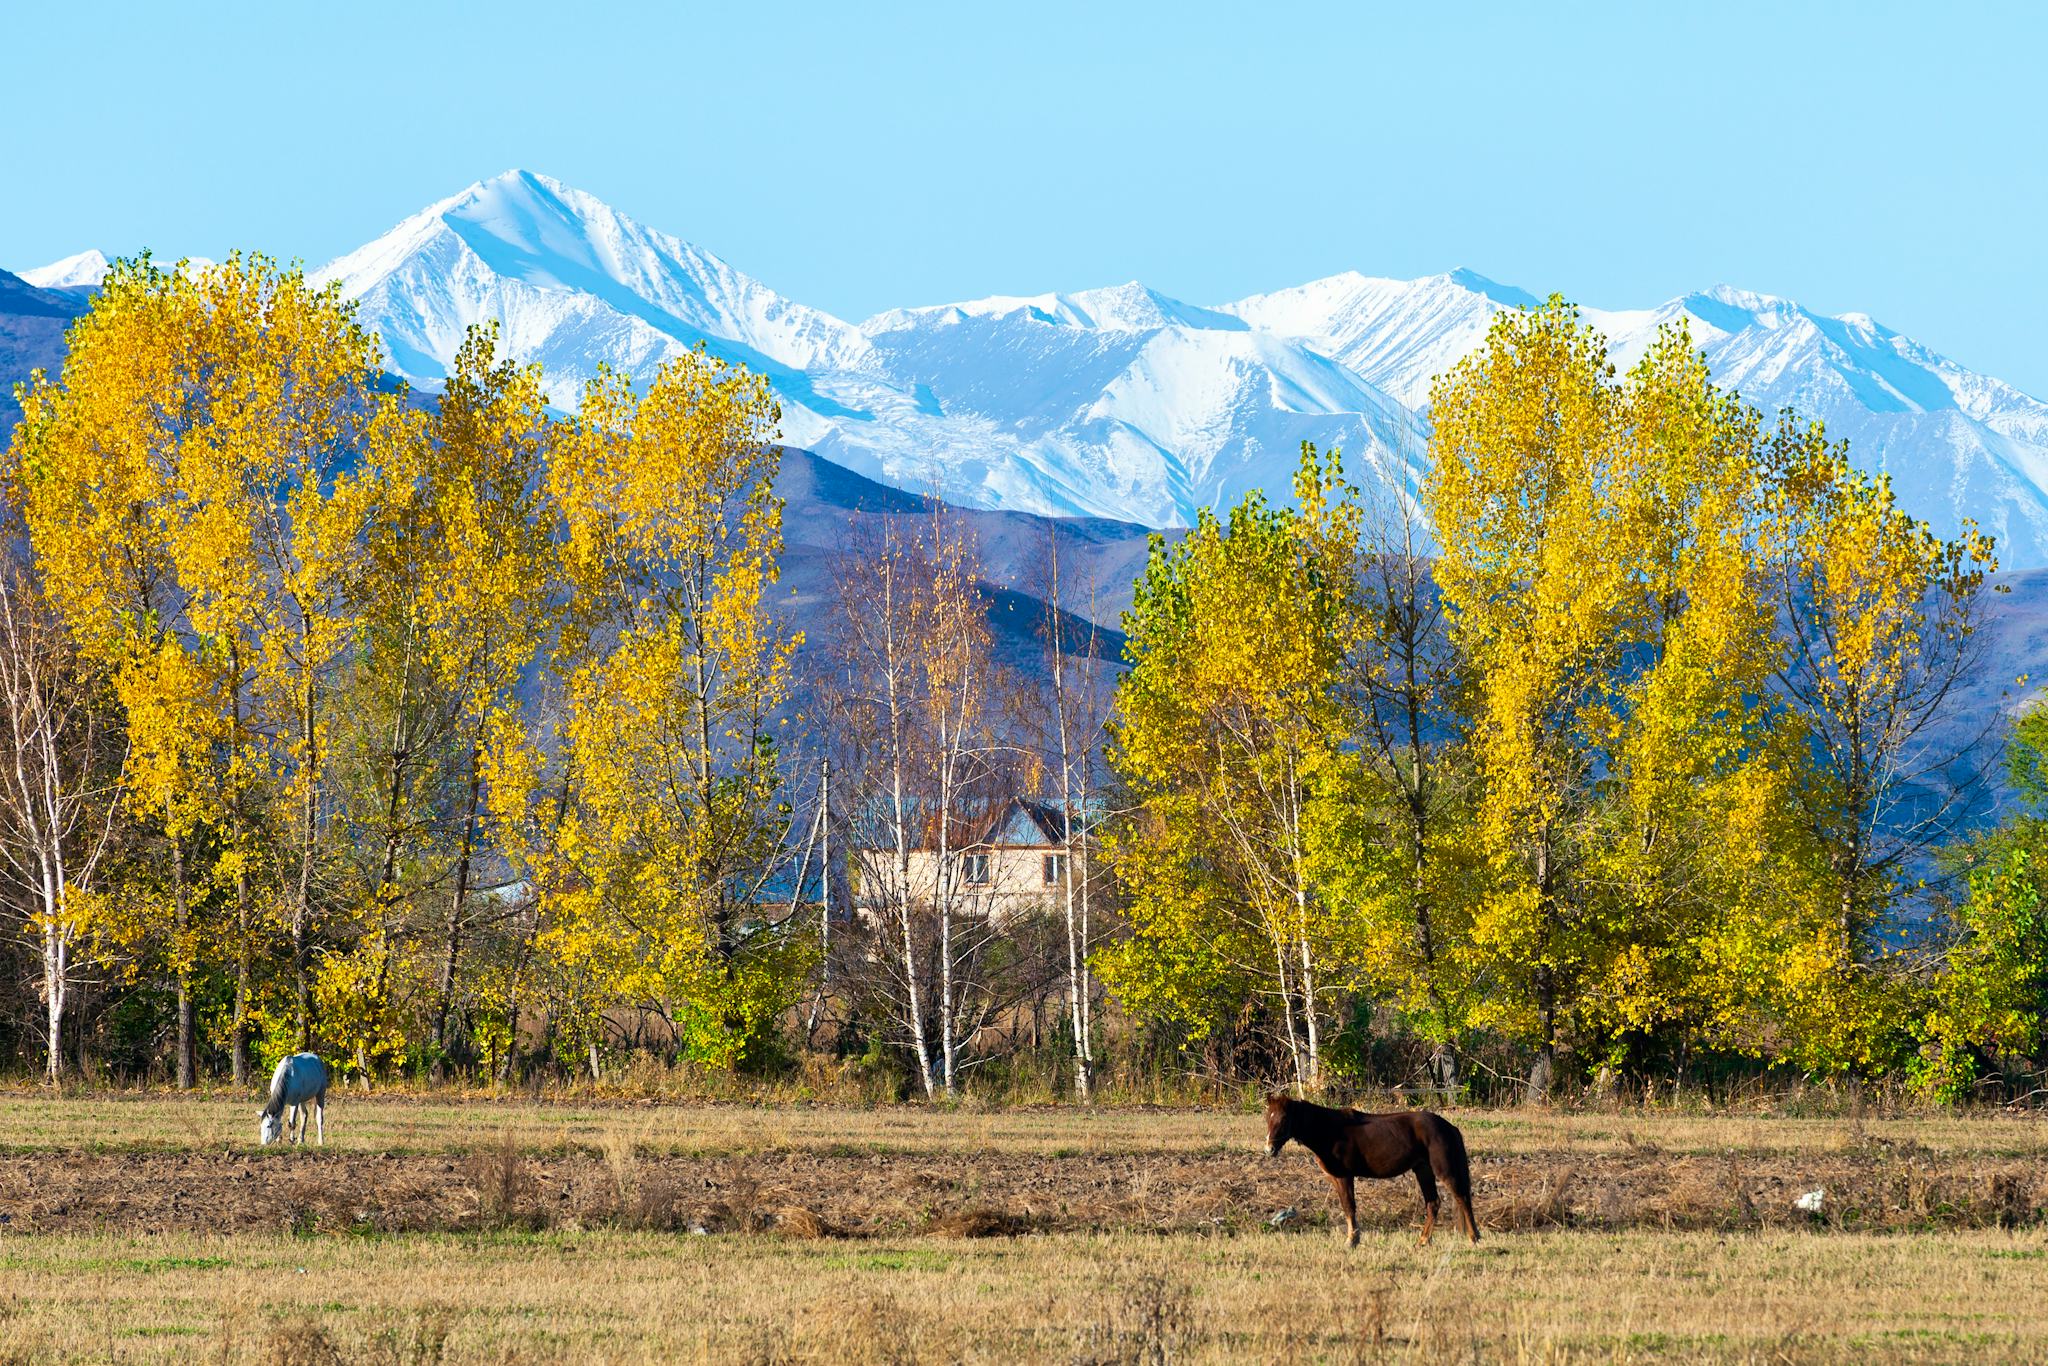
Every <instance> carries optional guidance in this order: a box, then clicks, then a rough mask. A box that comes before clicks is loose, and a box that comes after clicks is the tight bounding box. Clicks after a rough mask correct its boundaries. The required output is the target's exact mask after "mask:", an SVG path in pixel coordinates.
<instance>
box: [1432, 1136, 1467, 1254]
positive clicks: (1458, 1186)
mask: <svg viewBox="0 0 2048 1366" xmlns="http://www.w3.org/2000/svg"><path fill="white" fill-rule="evenodd" d="M1430 1118H1432V1119H1434V1120H1435V1121H1436V1123H1434V1124H1432V1125H1431V1126H1430V1127H1431V1128H1432V1129H1434V1130H1435V1131H1436V1132H1435V1135H1434V1138H1435V1141H1434V1142H1432V1143H1431V1144H1430V1149H1431V1152H1430V1159H1431V1162H1430V1165H1432V1166H1434V1167H1435V1168H1436V1174H1437V1175H1438V1176H1440V1177H1442V1178H1443V1179H1444V1181H1445V1182H1446V1183H1448V1184H1449V1186H1450V1188H1451V1195H1452V1197H1453V1199H1454V1200H1455V1201H1456V1202H1457V1207H1458V1215H1459V1218H1460V1219H1461V1220H1462V1221H1463V1222H1464V1225H1465V1232H1467V1233H1468V1234H1470V1235H1471V1236H1472V1241H1473V1242H1475V1243H1476V1242H1478V1241H1479V1219H1478V1216H1477V1215H1475V1214H1473V1213H1472V1161H1471V1159H1470V1158H1469V1157H1467V1156H1466V1154H1465V1135H1463V1134H1461V1133H1459V1132H1458V1126H1457V1125H1455V1124H1453V1123H1451V1122H1450V1121H1449V1120H1447V1119H1445V1118H1444V1117H1443V1116H1442V1115H1432V1116H1430Z"/></svg>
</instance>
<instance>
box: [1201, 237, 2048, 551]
mask: <svg viewBox="0 0 2048 1366" xmlns="http://www.w3.org/2000/svg"><path fill="white" fill-rule="evenodd" d="M1534 302H1535V300H1534V298H1533V297H1532V296H1530V295H1528V294H1526V293H1524V292H1522V291H1520V290H1515V289H1511V288H1509V287H1506V286H1502V285H1497V284H1495V283H1494V282H1493V281H1491V280H1487V279H1486V278H1485V277H1483V276H1479V275H1475V274H1473V273H1472V272H1470V271H1454V272H1452V273H1451V274H1448V275H1436V276H1430V277H1427V278H1425V279H1421V280H1375V279H1369V278H1367V277H1365V276H1361V275H1355V274H1352V275H1338V276H1332V277H1330V278H1329V279H1326V280H1318V281H1314V282H1312V283H1310V284H1307V285H1302V286H1300V287H1298V288H1295V289H1291V290H1281V291H1278V292H1276V293H1273V294H1264V295H1255V296H1253V297H1252V298H1249V299H1244V300H1240V301H1239V302H1237V303H1233V304H1224V305H1222V306H1220V308H1219V309H1218V310H1217V311H1219V312H1223V313H1227V314H1230V315H1231V316H1234V317H1240V318H1243V319H1245V320H1246V321H1247V322H1249V323H1251V324H1252V325H1253V326H1254V327H1258V328H1261V329H1263V330H1268V331H1273V332H1277V333H1279V334H1281V335H1284V336H1288V337H1293V338H1296V339H1298V340H1300V341H1301V342H1303V343H1304V344H1305V345H1308V346H1311V347H1313V348H1315V349H1317V350H1319V351H1322V352H1323V353H1324V354H1326V355H1328V356H1331V357H1332V358H1333V359H1335V360H1338V361H1340V362H1341V363H1343V364H1344V365H1346V366H1348V367H1350V368H1351V369H1353V370H1356V371H1357V372H1358V373H1359V374H1360V375H1362V376H1363V377H1365V378H1366V379H1367V380H1369V381H1371V382H1372V383H1374V384H1377V385H1379V386H1380V387H1381V388H1383V389H1385V390H1386V391H1387V392H1389V393H1391V394H1393V395H1394V396H1395V397H1396V398H1399V399H1400V400H1401V401H1402V402H1404V403H1407V404H1408V405H1409V406H1411V407H1418V408H1419V407H1423V406H1425V405H1427V403H1428V401H1429V382H1430V377H1431V376H1433V375H1436V374H1439V373H1441V372H1442V371H1444V370H1446V369H1448V368H1449V367H1450V366H1451V365H1452V364H1454V363H1455V362H1456V361H1457V360H1458V359H1459V357H1461V356H1463V355H1465V354H1466V353H1467V352H1469V351H1471V350H1472V349H1474V348H1476V347H1477V346H1478V345H1479V344H1480V343H1481V342H1483V341H1484V340H1485V337H1486V330H1487V328H1488V327H1489V326H1490V325H1491V324H1492V321H1493V318H1494V316H1495V315H1496V314H1498V313H1500V312H1502V311H1504V310H1507V309H1510V308H1515V307H1520V306H1526V305H1528V304H1531V303H1534ZM1583 311H1584V314H1585V317H1586V320H1587V321H1588V322H1589V323H1591V324H1592V325H1593V326H1594V327H1595V328H1597V329H1599V330H1600V331H1601V332H1602V333H1604V334H1605V335H1606V337H1607V338H1608V342H1609V347H1610V352H1611V354H1612V356H1613V357H1614V360H1615V362H1616V364H1617V365H1618V366H1621V367H1623V368H1626V367H1627V366H1629V365H1632V364H1634V363H1635V361H1636V360H1638V359H1639V358H1640V357H1641V356H1642V354H1643V352H1644V351H1645V350H1646V349H1647V348H1648V347H1649V345H1650V343H1651V341H1652V340H1654V338H1655V337H1656V334H1657V330H1658V328H1660V327H1662V326H1664V325H1666V324H1669V323H1678V322H1682V323H1684V324H1685V325H1686V327H1687V328H1688V330H1689V331H1690V333H1691V336H1692V340H1693V344H1694V345H1696V346H1698V347H1699V348H1700V349H1701V350H1702V351H1704V352H1705V353H1706V357H1707V362H1708V364H1709V366H1710V367H1711V368H1712V371H1713V374H1714V378H1715V379H1716V381H1717V382H1719V383H1721V384H1724V385H1727V386H1729V387H1731V388H1733V389H1735V390H1737V391H1738V392H1740V393H1741V394H1742V396H1743V397H1744V398H1745V399H1747V400H1748V401H1749V402H1750V403H1752V404H1754V405H1755V406H1757V407H1759V408H1761V409H1763V410H1764V411H1765V413H1767V414H1771V413H1775V412H1776V411H1778V410H1779V409H1781V408H1785V407H1792V408H1796V409H1797V410H1798V411H1799V412H1800V414H1801V415H1802V416H1804V417H1808V418H1818V419H1820V420H1821V421H1823V422H1824V423H1826V425H1827V428H1828V431H1829V433H1830V434H1831V435H1833V436H1835V437H1837V438H1846V439H1847V440H1848V441H1849V443H1850V453H1851V456H1852V458H1854V459H1855V460H1856V462H1857V463H1858V464H1859V465H1860V466H1862V467H1863V468H1865V469H1868V470H1872V471H1882V472H1884V473H1886V474H1889V475H1890V476H1891V479H1892V483H1893V486H1894V488H1896V489H1897V491H1898V493H1899V497H1900V500H1901V501H1902V502H1903V503H1904V505H1905V506H1906V507H1908V508H1910V509H1911V510H1913V511H1914V512H1915V513H1917V514H1918V515H1920V516H1923V517H1926V518H1927V519H1928V520H1929V521H1930V522H1932V523H1933V524H1934V525H1935V526H1936V528H1937V529H1939V530H1941V531H1942V532H1944V533H1953V532H1954V531H1955V530H1956V529H1957V528H1958V527H1959V526H1960V525H1961V523H1962V521H1963V520H1964V519H1965V518H1970V519H1974V520H1975V521H1976V522H1977V523H1978V524H1979V525H1980V526H1982V527H1984V528H1985V529H1986V530H1988V531H1990V532H1992V533H1993V534H1994V535H1996V536H1997V537H1998V541H1999V547H2000V559H2001V560H2002V562H2004V563H2005V564H2007V565H2009V566H2015V567H2026V566H2038V565H2048V404H2043V403H2041V402H2040V401H2039V400H2037V399H2034V398H2032V397H2030V396H2028V395H2027V394H2024V393H2022V392H2021V391H2019V390H2018V389H2015V388H2013V387H2012V386H2011V385H2009V384H2006V383H2004V382H2003V381H2000V380H1995V379H1990V378H1988V377H1986V376H1983V375H1978V374H1975V373H1973V372H1971V371H1968V370H1965V369H1963V368H1962V367H1961V366H1959V365H1957V364H1956V363H1955V362H1954V361H1951V360H1949V359H1948V358H1947V357H1945V356H1941V355H1939V354H1937V353H1935V352H1933V351H1931V350H1929V349H1928V348H1926V347H1924V346H1922V345H1920V344H1919V343H1918V342H1915V341H1913V340H1912V339H1911V338H1909V337H1905V336H1903V335H1901V334H1900V333H1898V332H1895V331H1893V330H1891V329H1889V328H1886V327H1884V326H1882V325H1880V324H1878V323H1876V322H1874V321H1872V320H1871V319H1870V318H1869V317H1868V316H1866V315H1863V314H1857V313H1851V314H1845V315H1843V316H1841V317H1838V318H1830V317H1825V316H1822V315H1820V314H1816V313H1813V312H1810V311H1808V310H1806V309H1804V308H1801V307H1800V306H1799V305H1798V304H1796V303H1793V302H1792V301H1790V300H1787V299H1780V298H1775V297H1773V296H1770V295H1765V294H1755V293H1751V292H1748V291H1744V290H1737V289H1732V288H1729V287H1727V286H1719V287H1716V288H1714V289H1710V290H1706V291H1703V292H1701V293H1697V294H1688V295H1685V296H1684V297H1682V298H1678V299H1673V300H1670V301H1669V302H1667V303H1664V304H1662V305H1660V306H1658V307H1656V308H1650V309H1640V310H1628V311H1610V310H1601V309H1591V308H1588V309H1585V310H1583Z"/></svg>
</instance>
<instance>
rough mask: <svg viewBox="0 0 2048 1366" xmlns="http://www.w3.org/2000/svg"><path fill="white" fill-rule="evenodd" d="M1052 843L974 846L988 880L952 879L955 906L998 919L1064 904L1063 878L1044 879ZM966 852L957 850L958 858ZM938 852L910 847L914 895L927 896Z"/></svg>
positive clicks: (935, 880)
mask: <svg viewBox="0 0 2048 1366" xmlns="http://www.w3.org/2000/svg"><path fill="white" fill-rule="evenodd" d="M1059 852H1060V851H1059V850H1057V849H1047V848H1042V847H1038V846H1031V847H1022V848H1019V847H999V848H993V849H988V848H984V849H977V850H974V851H972V853H973V854H982V855H986V856H987V858H988V881H987V882H985V883H968V882H965V881H959V882H956V884H955V888H954V891H955V893H956V900H955V903H954V904H955V906H956V907H957V908H958V909H959V910H960V911H962V912H963V913H966V914H969V915H986V916H989V917H990V918H991V919H993V920H994V921H995V923H996V924H997V925H1001V924H1002V923H1003V922H1004V921H1006V920H1009V919H1012V918H1014V917H1017V916H1022V915H1029V914H1032V913H1033V912H1040V911H1050V910H1053V909H1056V908H1059V907H1062V906H1064V905H1065V904H1066V884H1067V878H1066V877H1065V876H1064V875H1062V876H1061V877H1060V878H1059V879H1058V880H1057V881H1054V882H1047V881H1046V880H1045V857H1046V855H1048V854H1058V853H1059ZM970 856H971V855H963V854H956V855H954V857H955V858H959V859H962V860H963V861H964V860H965V859H966V858H968V857H970ZM938 871H939V860H938V856H937V855H936V854H934V853H933V852H932V851H931V850H929V849H918V850H912V851H911V855H910V885H911V887H912V889H913V895H915V896H919V897H922V898H925V899H927V900H929V899H930V898H931V897H933V896H934V895H935V894H936V892H937V889H938Z"/></svg>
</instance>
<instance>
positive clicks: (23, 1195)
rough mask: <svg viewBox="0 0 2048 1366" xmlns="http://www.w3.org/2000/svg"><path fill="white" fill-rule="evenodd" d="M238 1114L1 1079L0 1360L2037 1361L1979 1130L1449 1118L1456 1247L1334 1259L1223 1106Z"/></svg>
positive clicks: (1250, 1129) (1289, 1184)
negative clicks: (1468, 1166) (1467, 1212)
mask: <svg viewBox="0 0 2048 1366" xmlns="http://www.w3.org/2000/svg"><path fill="white" fill-rule="evenodd" d="M253 1113H254V1104H253V1102H251V1101H250V1100H248V1099H247V1098H246V1097H225V1096H215V1097H210V1098H198V1099H187V1098H175V1099H167V1098H156V1099H147V1100H145V1099H136V1098H118V1099H115V1098H97V1099H95V1098H70V1099H56V1100H50V1099H40V1098H28V1097H0V1363H13V1362H16V1361H24V1362H25V1361H37V1360H52V1361H56V1360H80V1359H82V1360H120V1361H152V1360H212V1361H219V1362H223V1363H228V1362H240V1361H251V1362H255V1361H263V1362H287V1363H293V1362H303V1363H323V1364H324V1363H328V1362H357V1361H369V1362H380V1363H391V1364H392V1366H398V1364H399V1363H406V1364H407V1366H421V1364H422V1363H428V1362H444V1361H445V1362H450V1363H455V1362H463V1363H466V1362H511V1361H557V1360H561V1361H572V1362H583V1361H591V1362H595V1361H622V1362H634V1361H642V1360H647V1361H653V1360H663V1361H669V1360H682V1361H721V1362H723V1361H741V1362H783V1361H791V1362H794V1361H844V1362H925V1361H956V1360H968V1361H1013V1360H1024V1361H1051V1362H1081V1363H1112V1362H1115V1363H1126V1362H1128V1363H1165V1362H1181V1361H1239V1360H1322V1361H1353V1360H1375V1361H1376V1360H1387V1361H1418V1362H1439V1361H1441V1362H1453V1361H1495V1360H1516V1361H1524V1360H1533V1361H1565V1360H1574V1361H1579V1360H1601V1361H1631V1360H1666V1359H1669V1360H1702V1361H1704V1360H1714V1361H1722V1360H1732V1361H1758V1362H1762V1361H1789V1362H1804V1361H1830V1360H1838V1359H1841V1358H1842V1357H1844V1356H1854V1357H1857V1358H1860V1359H1862V1360H1864V1361H1866V1362H1870V1363H1885V1362H1893V1361H1946V1360H1957V1359H1998V1360H2012V1361H2030V1360H2038V1361H2048V1294H2044V1292H2048V1225H2044V1223H2043V1213H2042V1210H2043V1206H2044V1204H2048V1184H2044V1178H2048V1164H2044V1163H2043V1161H2042V1158H2043V1157H2044V1156H2048V1151H2044V1150H2048V1134H2044V1132H2043V1130H2042V1129H2041V1128H2040V1127H2039V1126H2038V1125H2037V1124H2036V1123H2034V1122H2030V1121H2026V1120H2021V1119H2015V1118H2007V1117H1958V1116H1951V1115H1933V1116H1923V1117H1912V1116H1906V1117H1887V1118H1882V1119H1862V1120H1857V1119H1838V1120H1820V1119H1804V1118H1794V1117H1782V1116H1756V1115H1695V1114H1683V1115H1673V1114H1668V1113H1648V1114H1646V1113H1643V1112H1640V1111H1638V1112H1633V1113H1622V1112H1617V1113H1612V1114H1569V1113H1551V1112H1540V1111H1536V1112H1531V1111H1509V1112H1467V1113H1462V1114H1459V1115H1457V1116H1456V1118H1457V1120H1458V1122H1459V1123H1460V1124H1461V1126H1462V1127H1463V1128H1464V1129H1465V1131H1466V1134H1467V1136H1468V1141H1469V1143H1470V1146H1471V1148H1472V1150H1473V1153H1474V1157H1475V1162H1476V1164H1477V1165H1476V1175H1477V1184H1478V1192H1477V1195H1478V1205H1479V1211H1480V1215H1481V1218H1482V1221H1483V1223H1484V1225H1485V1227H1486V1229H1487V1237H1486V1240H1485V1241H1484V1242H1483V1243H1481V1244H1480V1245H1479V1246H1478V1247H1477V1248H1476V1249H1475V1248H1469V1247H1466V1246H1464V1245H1462V1244H1459V1243H1457V1242H1456V1241H1455V1240H1454V1239H1451V1238H1448V1237H1440V1238H1439V1239H1438V1241H1437V1242H1436V1244H1435V1245H1434V1246H1433V1247H1431V1248H1429V1249H1418V1248H1416V1247H1415V1246H1414V1233H1413V1230H1414V1226H1415V1222H1416V1218H1417V1207H1416V1200H1415V1194H1414V1188H1413V1185H1412V1183H1407V1182H1402V1183H1391V1182H1390V1183H1372V1184H1370V1185H1369V1186H1366V1187H1362V1188H1361V1190H1360V1192H1359V1194H1360V1203H1361V1211H1360V1212H1361V1220H1362V1222H1363V1223H1365V1224H1366V1225H1367V1227H1368V1228H1369V1229H1370V1230H1372V1231H1371V1232H1369V1233H1368V1234H1367V1236H1366V1238H1365V1240H1364V1242H1363V1244H1362V1246H1361V1247H1360V1248H1359V1249H1358V1250H1357V1251H1356V1252H1353V1253H1346V1252H1345V1250H1344V1248H1343V1244H1342V1239H1341V1237H1340V1236H1338V1233H1337V1231H1336V1228H1335V1227H1334V1225H1333V1219H1332V1215H1333V1212H1334V1207H1333V1203H1332V1201H1331V1200H1330V1197H1329V1193H1328V1190H1327V1187H1326V1185H1325V1183H1324V1182H1323V1181H1322V1180H1321V1178H1320V1177H1319V1176H1318V1175H1317V1173H1316V1171H1315V1169H1314V1166H1313V1164H1312V1163H1311V1162H1310V1161H1309V1160H1308V1158H1307V1157H1306V1155H1303V1154H1297V1153H1293V1152H1291V1151H1290V1153H1289V1154H1288V1155H1287V1157H1286V1159H1285V1160H1283V1161H1280V1162H1267V1161H1265V1160H1263V1159H1262V1158H1260V1157H1258V1156H1257V1155H1256V1145H1257V1143H1258V1139H1259V1137H1260V1134H1259V1126H1258V1121H1257V1118H1256V1117H1255V1116H1253V1115H1249V1114H1242V1113H1229V1112H1186V1111H1180V1112H1147V1111H1137V1110H1121V1111H1114V1110H1112V1111H1103V1112H1098V1113H1079V1112H1074V1111H1052V1110H1019V1111H1005V1112H998V1113H945V1112H938V1111H931V1110H924V1109H904V1110H862V1109H841V1110H830V1109H808V1108H799V1109H782V1110H774V1109H759V1108H752V1107H742V1106H705V1105H694V1106H677V1107H658V1108H657V1107H640V1106H625V1105H615V1106H606V1105H591V1104H579V1105H576V1106H554V1105H536V1104H532V1103H525V1104H476V1103H470V1104H462V1103H458V1102H453V1101H441V1100H432V1101H430V1100H419V1099H393V1098H388V1097H380V1098H378V1099H376V1100H367V1101H366V1100H358V1099H356V1098H353V1097H338V1098H337V1099H336V1102H335V1104H334V1105H333V1106H332V1107H330V1114H329V1118H330V1120H331V1121H333V1122H332V1123H330V1125H329V1133H330V1138H331V1140H332V1142H331V1144H330V1146H329V1147H328V1148H327V1149H326V1150H324V1151H303V1152H290V1153H287V1152H281V1151H279V1150H275V1149H273V1150H269V1151H266V1152H262V1153H257V1152H253V1151H251V1149H250V1144H249V1138H248V1134H247V1131H248V1130H250V1129H251V1127H252V1126H251V1125H250V1124H248V1123H247V1122H246V1120H247V1119H248V1117H249V1116H250V1115H252V1114H253ZM1812 1186H1824V1187H1825V1188H1826V1189H1827V1190H1828V1192H1829V1195H1828V1199H1827V1203H1826V1205H1825V1208H1824V1212H1823V1213H1822V1214H1821V1215H1820V1216H1819V1217H1808V1216H1806V1215H1803V1214H1800V1213H1798V1212H1797V1211H1796V1210H1795V1209H1794V1207H1793V1204H1792V1201H1793V1199H1794V1198H1795V1197H1796V1195H1797V1194H1799V1193H1800V1192H1802V1191H1803V1190H1805V1189H1808V1188H1810V1187H1812ZM1290 1205H1291V1206H1295V1207H1297V1208H1298V1209H1299V1210H1300V1214H1301V1217H1299V1218H1297V1219H1294V1220H1291V1221H1288V1222H1287V1224H1286V1226H1285V1231H1278V1230H1275V1229H1273V1228H1271V1227H1269V1226H1268V1223H1267V1219H1268V1217H1269V1216H1270V1215H1271V1213H1272V1211H1274V1210H1275V1209H1279V1208H1282V1207H1285V1206H1290ZM147 1230H157V1231H155V1232H147Z"/></svg>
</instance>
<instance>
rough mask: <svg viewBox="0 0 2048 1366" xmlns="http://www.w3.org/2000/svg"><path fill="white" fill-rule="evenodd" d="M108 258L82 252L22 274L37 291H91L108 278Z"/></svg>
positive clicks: (94, 252) (93, 252)
mask: <svg viewBox="0 0 2048 1366" xmlns="http://www.w3.org/2000/svg"><path fill="white" fill-rule="evenodd" d="M108 264H109V263H108V261H107V258H106V257H104V256H102V255H100V253H99V252H97V251H81V252H79V253H78V254H77V255H76V256H67V257H65V258H64V259H63V260H61V261H52V262H50V264H48V265H47V266H36V267H34V268H32V269H29V270H24V271H22V272H21V278H22V279H24V280H26V281H28V282H29V283H30V284H32V285H34V286H35V287H36V288H37V289H90V288H92V287H93V286H95V285H97V284H98V283H99V282H100V281H101V280H103V279H105V278H106V275H107V267H108Z"/></svg>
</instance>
